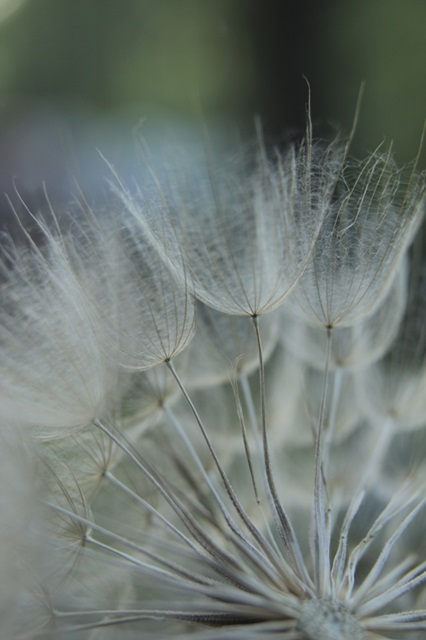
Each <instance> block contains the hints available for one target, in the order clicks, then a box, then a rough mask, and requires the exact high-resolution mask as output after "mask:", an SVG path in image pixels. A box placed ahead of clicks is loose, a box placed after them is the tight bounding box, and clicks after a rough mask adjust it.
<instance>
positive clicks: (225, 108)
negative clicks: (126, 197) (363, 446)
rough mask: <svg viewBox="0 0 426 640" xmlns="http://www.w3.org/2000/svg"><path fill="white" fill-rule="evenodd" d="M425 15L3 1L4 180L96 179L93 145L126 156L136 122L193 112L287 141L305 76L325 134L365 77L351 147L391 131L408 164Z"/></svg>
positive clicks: (156, 0) (373, 4) (419, 6)
mask: <svg viewBox="0 0 426 640" xmlns="http://www.w3.org/2000/svg"><path fill="white" fill-rule="evenodd" d="M425 25H426V1H425V0H290V1H288V2H287V1H285V0H282V1H278V0H0V172H1V173H0V183H1V185H0V186H2V187H3V188H4V187H5V184H7V181H8V180H10V179H11V178H14V179H15V180H16V181H17V182H18V183H19V184H20V185H21V187H23V188H28V189H29V190H31V189H32V188H35V186H36V184H37V182H38V181H40V180H46V181H47V182H49V179H50V182H54V183H55V181H56V183H59V182H60V173H61V172H62V171H63V170H65V169H67V170H68V171H69V172H70V171H71V172H74V173H75V174H76V175H77V177H81V174H82V173H83V174H84V175H85V176H86V178H87V177H88V176H89V177H90V176H91V175H92V174H91V172H92V170H93V167H92V164H91V161H89V160H88V156H90V149H91V148H92V149H95V148H96V147H100V148H101V149H102V150H105V152H106V153H107V154H111V155H112V161H114V162H118V163H120V162H121V163H123V164H124V165H125V164H126V158H127V156H128V158H127V162H128V163H130V162H131V161H130V159H129V158H130V155H128V154H127V150H128V149H129V148H130V147H131V140H132V136H134V131H135V129H136V128H137V127H138V126H139V125H140V123H141V122H144V123H145V124H144V126H148V127H149V126H151V124H152V126H153V128H157V130H158V131H160V132H161V129H162V126H163V125H162V124H159V123H163V124H164V123H168V122H170V123H173V124H174V125H175V126H177V127H182V126H184V127H190V126H192V125H191V123H192V124H193V123H195V122H196V121H197V113H198V112H199V111H201V112H202V114H203V118H205V119H206V120H207V121H212V122H216V123H217V122H220V123H226V122H231V123H236V124H237V125H238V126H241V127H242V128H244V127H247V126H251V124H252V122H253V118H254V116H255V115H259V116H261V118H262V122H263V126H264V130H265V134H266V136H267V139H268V140H270V141H273V142H274V143H278V144H279V143H280V141H282V140H285V139H287V138H288V137H294V136H298V135H300V134H301V132H303V129H304V126H305V116H306V101H307V93H308V92H307V84H306V81H305V79H304V78H305V77H306V78H307V79H308V80H309V83H310V87H311V92H312V115H313V120H314V123H315V125H316V126H317V127H318V130H323V129H327V127H329V128H331V129H332V128H333V127H342V128H343V130H344V131H348V130H349V129H350V127H351V123H352V120H353V114H354V109H355V104H356V100H357V95H358V93H359V89H360V86H361V83H362V82H363V81H365V82H366V89H365V95H364V100H363V105H362V110H361V114H360V120H359V126H358V129H357V135H356V138H355V142H354V152H355V153H357V154H358V155H362V154H364V153H365V151H366V150H368V149H370V150H371V149H372V148H374V147H376V146H377V145H378V144H379V143H380V142H381V141H382V140H383V139H385V140H387V141H389V140H393V141H394V149H395V153H396V156H397V158H398V159H399V160H400V161H406V160H409V159H411V158H413V157H414V156H415V154H416V152H417V148H418V143H419V139H420V135H421V131H422V127H423V122H424V119H425V117H426V71H425V69H426V65H425V63H426V37H425ZM81 149H84V152H82V153H80V151H81ZM94 155H95V154H94ZM108 157H111V156H108ZM425 157H426V155H425V152H423V157H422V161H423V160H424V158H425ZM61 158H65V160H63V161H62V160H60V159H61ZM62 162H63V163H62ZM423 164H424V162H423ZM70 167H72V169H70ZM79 174H80V175H79ZM88 179H89V178H88Z"/></svg>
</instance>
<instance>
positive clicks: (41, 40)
mask: <svg viewBox="0 0 426 640" xmlns="http://www.w3.org/2000/svg"><path fill="white" fill-rule="evenodd" d="M244 4H245V2H244V0H231V1H229V0H216V1H214V2H212V1H211V0H207V1H202V2H200V1H199V0H177V1H176V0H160V1H159V0H90V1H87V2H86V1H83V0H27V2H26V4H25V5H24V6H23V7H22V8H21V10H20V11H19V12H17V13H16V14H15V15H13V16H12V17H10V18H9V20H8V21H6V22H5V23H4V24H3V26H2V29H1V32H0V36H1V38H0V87H1V93H2V95H3V100H6V102H7V101H11V100H15V101H16V100H18V101H27V100H47V101H51V100H54V101H56V102H58V101H62V102H65V103H67V102H74V103H75V102H79V101H81V102H84V103H86V104H89V105H91V106H94V107H97V108H101V109H106V108H107V109H110V108H115V109H117V108H120V107H121V108H123V107H125V106H127V105H129V104H135V103H138V104H147V105H156V106H157V107H169V106H170V107H174V108H177V109H192V110H193V109H194V105H196V104H197V102H198V101H199V102H201V103H202V104H203V106H204V105H206V106H208V107H215V108H217V109H221V108H222V109H223V108H226V107H227V106H231V107H232V106H235V104H237V103H241V102H244V101H247V100H248V99H249V94H250V91H251V90H252V85H253V83H252V79H251V75H252V73H253V69H254V68H255V61H254V60H253V56H252V52H251V50H250V42H249V39H248V33H247V29H245V28H244Z"/></svg>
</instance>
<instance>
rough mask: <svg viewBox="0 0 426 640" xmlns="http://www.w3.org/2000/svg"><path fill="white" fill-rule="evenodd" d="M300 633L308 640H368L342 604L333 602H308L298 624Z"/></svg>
mask: <svg viewBox="0 0 426 640" xmlns="http://www.w3.org/2000/svg"><path fill="white" fill-rule="evenodd" d="M297 629H298V631H301V632H302V633H304V634H305V636H306V638H307V640H366V638H367V636H366V633H365V631H364V629H363V628H362V626H361V625H360V623H359V622H358V620H357V619H356V618H355V617H354V616H353V615H352V613H350V612H349V611H348V610H347V609H346V608H345V606H344V605H343V604H342V603H340V602H335V601H333V600H306V602H304V603H303V606H302V610H301V612H300V616H299V621H298V623H297Z"/></svg>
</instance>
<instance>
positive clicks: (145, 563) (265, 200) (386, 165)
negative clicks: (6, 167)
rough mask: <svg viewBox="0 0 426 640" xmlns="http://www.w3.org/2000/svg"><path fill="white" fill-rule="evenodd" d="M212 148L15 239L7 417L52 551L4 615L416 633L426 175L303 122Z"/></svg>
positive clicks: (422, 626) (94, 622) (46, 633)
mask: <svg viewBox="0 0 426 640" xmlns="http://www.w3.org/2000/svg"><path fill="white" fill-rule="evenodd" d="M203 162H204V164H201V163H200V162H198V161H197V162H195V163H194V164H192V165H191V164H188V162H187V161H185V163H183V162H180V163H178V164H173V163H172V162H171V161H170V160H169V162H168V163H167V165H166V168H165V170H164V172H163V173H162V174H161V178H160V177H159V176H158V175H154V174H153V173H152V171H151V170H150V169H147V172H148V177H147V179H146V180H145V182H144V187H142V186H139V187H137V188H136V189H134V188H132V189H131V188H130V187H128V186H126V185H125V184H124V183H123V182H122V181H120V179H119V177H118V174H117V173H114V176H113V183H114V187H113V194H112V196H111V210H110V211H109V212H107V213H105V212H99V213H98V212H97V211H96V208H93V207H90V206H89V205H88V204H87V202H84V203H83V207H82V219H80V220H79V221H78V223H77V222H76V223H75V224H73V225H70V228H69V229H68V230H67V232H66V233H65V232H61V231H60V229H59V225H58V224H54V225H53V227H51V226H49V225H47V224H46V223H45V222H43V221H39V222H38V225H39V226H38V229H39V233H40V236H41V238H42V240H41V242H40V244H37V243H35V242H34V240H33V239H32V237H31V235H30V234H26V236H25V242H24V243H23V245H22V246H21V245H19V246H17V245H15V244H13V242H12V241H11V240H10V239H8V241H7V242H5V244H4V259H3V265H2V283H1V285H0V296H1V299H2V302H3V304H2V308H1V311H0V356H1V358H0V367H1V371H2V386H1V389H0V416H1V417H2V420H3V421H4V422H6V421H7V422H8V424H11V425H12V427H13V428H14V429H18V428H19V430H20V431H19V433H21V432H22V434H23V435H22V438H23V441H25V442H26V441H28V442H33V441H34V440H37V449H36V456H37V459H38V460H39V465H37V466H38V467H39V469H40V471H38V475H37V477H39V478H40V482H41V486H40V494H41V495H42V498H39V497H38V496H39V494H37V497H36V499H34V510H35V511H36V513H37V514H42V518H36V519H35V520H34V522H36V523H37V527H35V528H34V530H37V536H36V539H37V540H42V541H43V544H44V545H45V546H47V548H48V549H49V550H50V551H51V553H50V554H49V558H50V559H49V561H48V562H47V561H46V562H44V563H43V567H42V569H39V570H37V571H36V577H37V579H36V580H35V581H32V582H31V585H32V586H31V589H29V592H31V598H29V600H28V602H29V603H30V604H28V608H27V614H26V616H24V617H25V624H20V621H19V616H12V617H11V618H10V620H11V622H9V621H8V622H7V625H8V626H5V627H4V628H5V629H6V631H7V633H13V634H15V635H14V636H13V637H17V638H39V639H42V638H43V639H46V638H55V639H57V638H70V639H72V638H75V639H76V640H86V639H87V640H109V639H110V638H116V637H120V638H128V639H130V638H140V637H142V636H143V637H144V638H148V639H152V640H153V639H155V638H190V637H191V638H194V640H209V639H217V638H219V637H220V638H221V639H229V640H238V639H241V640H243V639H244V640H248V639H253V640H254V639H255V638H259V640H260V639H262V640H263V639H265V638H268V637H279V638H281V639H282V640H379V639H390V638H395V639H396V638H398V639H402V638H404V639H405V638H407V640H408V639H409V638H410V639H411V638H415V639H418V640H420V638H421V637H422V635H424V632H425V631H426V609H425V608H424V597H425V595H424V593H425V592H424V586H423V585H424V583H425V582H426V555H425V548H424V545H422V544H419V542H418V540H419V537H421V536H422V532H423V522H424V515H425V507H426V499H425V498H424V479H425V478H424V476H425V474H424V472H423V470H422V465H423V464H424V463H423V461H422V456H420V455H417V456H413V459H414V458H415V459H416V468H415V469H414V468H412V467H410V466H409V465H408V466H407V465H405V466H404V465H402V464H401V465H400V467H399V468H398V472H397V473H395V476H394V479H393V481H392V482H390V481H389V475H390V468H391V464H390V463H391V458H392V456H394V454H395V451H396V450H398V446H399V445H400V444H401V436H403V437H404V435H406V432H407V429H416V430H419V432H421V430H423V429H424V428H425V420H424V418H423V417H422V416H423V414H424V411H423V402H424V401H423V397H424V351H425V349H424V334H425V331H424V318H425V306H424V295H423V293H424V292H423V288H424V287H423V284H421V283H422V282H423V280H422V279H421V278H417V277H416V273H420V272H422V269H421V268H420V271H416V269H415V268H414V261H413V259H412V253H413V252H412V250H411V248H410V247H411V244H412V242H413V239H414V237H415V235H416V233H417V231H418V229H419V227H420V225H421V222H422V217H423V209H424V176H422V175H420V174H417V173H416V171H415V168H413V167H411V168H409V169H408V171H407V173H405V172H404V171H402V170H400V169H399V168H397V167H396V165H395V163H394V161H393V159H392V156H391V153H390V151H383V150H379V151H376V152H374V153H373V154H371V155H370V156H368V157H367V159H366V160H364V161H363V162H358V161H354V160H351V159H350V158H349V157H348V145H341V144H340V143H339V142H338V141H333V142H331V143H329V144H325V143H323V142H321V143H320V142H316V141H314V140H313V139H312V136H311V131H310V126H308V135H307V138H306V140H305V141H303V142H302V143H301V144H299V145H298V146H294V147H293V148H290V149H288V150H287V151H286V152H280V151H275V152H273V153H269V152H267V151H266V150H265V148H264V144H263V142H262V137H261V136H260V135H259V137H258V139H257V143H256V150H255V153H254V154H253V155H252V157H251V158H249V157H248V155H247V150H246V151H244V152H243V153H242V152H241V153H240V151H238V153H236V154H234V155H233V156H232V158H231V159H230V158H228V157H227V158H220V159H219V160H218V159H217V158H216V157H215V156H214V155H207V156H206V157H205V158H204V160H203ZM83 210H84V212H85V214H84V216H83ZM24 235H25V234H24ZM416 264H417V263H416ZM407 345H409V346H413V356H412V357H411V356H410V357H406V356H407V349H408V346H407ZM410 353H411V351H410ZM389 389H390V390H391V391H389ZM420 441H421V439H420V440H419V442H420ZM407 442H411V441H408V440H407V441H404V443H405V444H404V447H405V449H404V453H405V454H406V453H407V447H409V444H407ZM20 451H21V450H20V449H19V452H20ZM17 452H18V449H17ZM14 455H15V454H14ZM16 455H17V456H18V457H17V460H18V458H19V455H21V454H20V453H19V454H18V453H16ZM395 460H396V458H395V457H393V458H392V463H393V464H396V462H395ZM22 480H23V482H24V483H25V486H27V485H31V479H30V478H27V477H26V475H25V474H22ZM25 504H26V503H25V501H24V502H23V503H22V505H21V503H20V502H19V501H17V502H16V510H17V511H19V510H20V509H26V506H25ZM14 508H15V507H14ZM5 513H6V511H5ZM7 513H8V512H7ZM1 517H2V521H1V524H3V514H2V516H1ZM5 517H6V518H7V517H8V516H7V514H6V516H5ZM24 538H25V540H23V541H22V542H21V540H20V539H19V545H21V544H26V537H25V536H24ZM0 545H2V547H1V548H0V559H2V558H7V555H5V554H7V551H6V548H7V546H8V545H9V538H7V536H3V537H2V535H1V530H0ZM8 572H9V573H10V575H12V574H13V572H12V571H11V569H10V567H9V568H8ZM16 588H18V587H16ZM30 601H31V602H30ZM36 602H37V603H38V609H37V607H35V603H36ZM36 609H37V610H36ZM28 612H31V615H29V613H28ZM31 616H33V619H34V625H33V628H30V627H29V626H28V620H29V619H31ZM0 624H2V623H0ZM11 625H12V627H13V628H12V627H11ZM10 629H12V631H10ZM6 631H5V632H6Z"/></svg>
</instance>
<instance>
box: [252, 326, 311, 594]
mask: <svg viewBox="0 0 426 640" xmlns="http://www.w3.org/2000/svg"><path fill="white" fill-rule="evenodd" d="M252 321H253V327H254V331H255V335H256V342H257V349H258V357H259V387H260V423H261V432H262V440H263V459H264V464H265V472H266V480H267V488H268V491H269V496H270V499H271V503H272V506H273V509H274V514H275V517H276V521H277V525H278V529H279V531H280V534H281V538H282V540H283V542H284V545H285V548H286V550H287V552H288V554H289V556H290V561H291V564H292V566H293V568H294V569H295V571H296V573H297V574H298V575H299V577H300V578H301V579H302V581H303V582H304V586H305V588H306V589H310V588H311V586H313V585H312V580H311V577H310V576H309V573H308V571H307V569H306V566H305V562H304V560H303V555H302V552H301V550H300V547H299V543H298V541H297V538H296V536H295V534H294V531H293V527H292V525H291V522H290V519H289V518H288V516H287V514H286V513H285V511H284V509H283V507H282V505H281V502H280V499H279V497H278V493H277V490H276V487H275V482H274V478H273V473H272V467H271V459H270V453H269V443H268V434H267V426H266V390H265V365H264V360H263V349H262V340H261V336H260V329H259V319H258V317H257V316H253V318H252Z"/></svg>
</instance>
